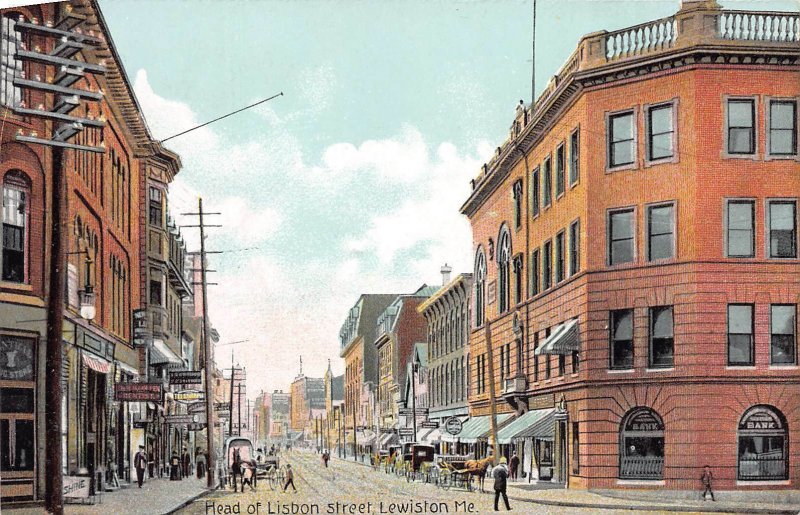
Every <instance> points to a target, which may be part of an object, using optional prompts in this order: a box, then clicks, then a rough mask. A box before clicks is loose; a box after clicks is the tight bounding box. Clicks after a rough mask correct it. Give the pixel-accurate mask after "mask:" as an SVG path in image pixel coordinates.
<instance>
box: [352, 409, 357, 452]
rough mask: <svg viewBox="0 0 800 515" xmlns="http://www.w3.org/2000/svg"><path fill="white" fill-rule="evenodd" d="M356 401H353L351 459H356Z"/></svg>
mask: <svg viewBox="0 0 800 515" xmlns="http://www.w3.org/2000/svg"><path fill="white" fill-rule="evenodd" d="M356 431H357V426H356V403H355V401H353V461H358V441H357V440H356Z"/></svg>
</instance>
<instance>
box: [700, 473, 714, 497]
mask: <svg viewBox="0 0 800 515" xmlns="http://www.w3.org/2000/svg"><path fill="white" fill-rule="evenodd" d="M713 480H714V473H713V472H711V467H709V466H708V465H706V466H705V467H703V475H702V476H701V477H700V482H702V483H703V500H704V501H705V500H706V494H711V500H712V501H715V499H714V491H713V490H712V489H711V482H712V481H713Z"/></svg>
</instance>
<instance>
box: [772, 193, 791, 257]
mask: <svg viewBox="0 0 800 515" xmlns="http://www.w3.org/2000/svg"><path fill="white" fill-rule="evenodd" d="M768 208H769V227H768V230H769V257H771V258H794V257H797V204H796V203H795V202H794V201H785V200H778V201H771V202H769V203H768ZM787 208H788V209H787ZM779 210H786V211H788V212H787V213H779V212H778V211H779Z"/></svg>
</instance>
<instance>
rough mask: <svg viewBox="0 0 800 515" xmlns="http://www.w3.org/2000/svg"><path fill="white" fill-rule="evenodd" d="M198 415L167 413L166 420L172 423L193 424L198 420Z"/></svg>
mask: <svg viewBox="0 0 800 515" xmlns="http://www.w3.org/2000/svg"><path fill="white" fill-rule="evenodd" d="M197 418H198V417H197V415H167V416H165V417H164V422H166V423H167V424H170V425H173V426H174V425H178V424H193V423H195V422H197V420H196V419H197Z"/></svg>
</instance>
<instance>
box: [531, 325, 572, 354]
mask: <svg viewBox="0 0 800 515" xmlns="http://www.w3.org/2000/svg"><path fill="white" fill-rule="evenodd" d="M578 350H580V341H579V339H578V319H577V318H575V319H573V320H569V321H568V322H564V323H563V324H561V325H559V326H558V327H556V329H555V331H553V333H552V334H551V335H550V336H548V337H547V339H546V340H545V341H544V343H543V344H542V345H541V346H540V347H539V348H537V349H536V354H537V355H540V354H562V355H566V354H572V353H573V352H577V351H578Z"/></svg>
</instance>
